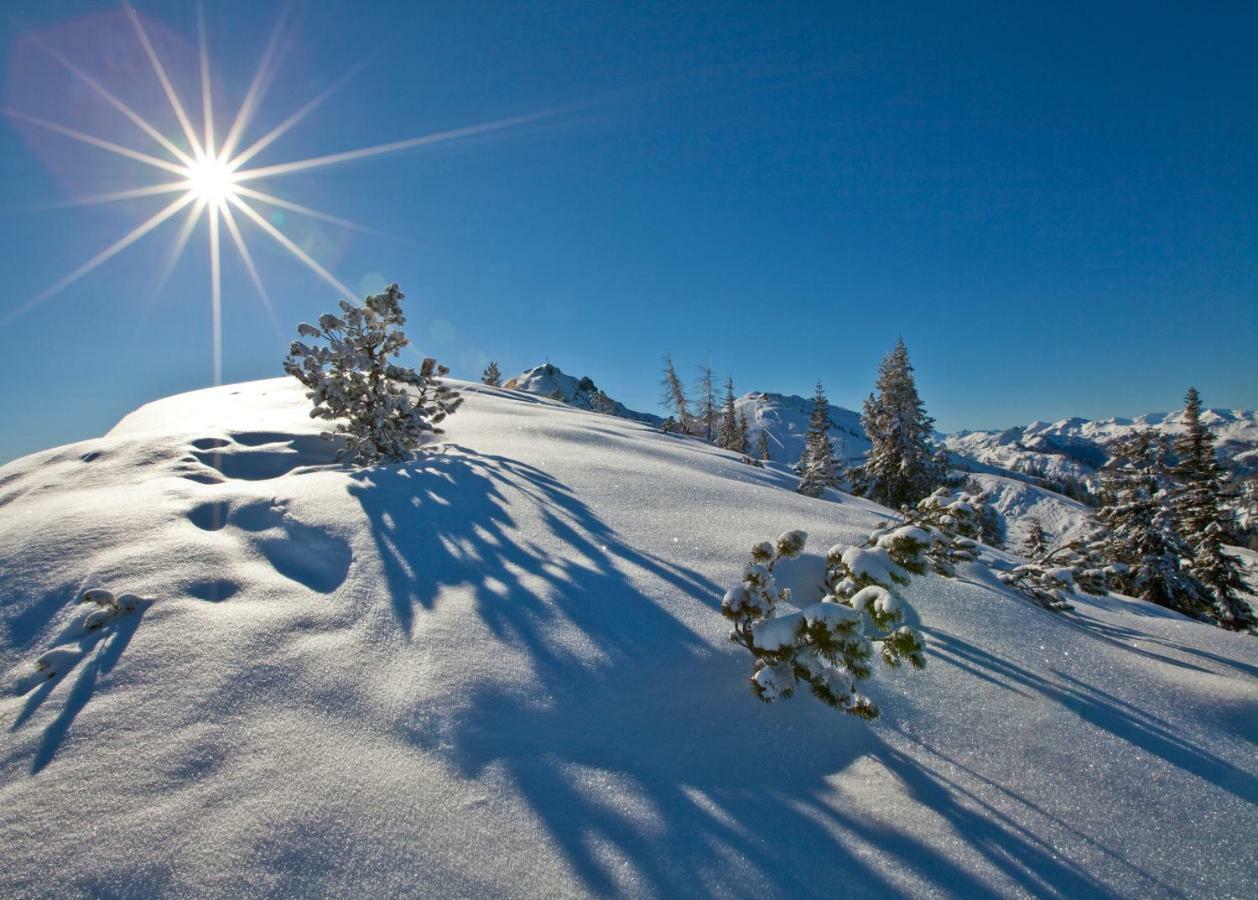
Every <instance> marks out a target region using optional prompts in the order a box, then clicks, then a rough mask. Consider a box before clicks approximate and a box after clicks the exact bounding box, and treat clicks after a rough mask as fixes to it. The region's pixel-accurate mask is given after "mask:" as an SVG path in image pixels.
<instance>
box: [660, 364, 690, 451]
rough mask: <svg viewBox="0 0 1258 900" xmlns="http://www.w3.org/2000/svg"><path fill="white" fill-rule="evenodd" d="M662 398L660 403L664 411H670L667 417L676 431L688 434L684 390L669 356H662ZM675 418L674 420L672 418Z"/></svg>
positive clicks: (687, 415)
mask: <svg viewBox="0 0 1258 900" xmlns="http://www.w3.org/2000/svg"><path fill="white" fill-rule="evenodd" d="M662 383H663V385H664V397H663V399H662V400H661V401H660V402H661V404H662V405H663V407H664V408H665V409H666V410H670V411H671V412H672V413H673V415H672V416H669V418H670V419H674V421H675V423H676V425H677V428H676V430H677V431H678V432H679V433H682V434H688V433H689V432H690V406H689V402H688V401H687V400H686V389H685V388H684V387H683V386H682V383H681V378H680V377H679V376H678V375H677V369H675V368H674V367H673V358H672V356H670V355H669V354H667V353H666V354H664V380H663V382H662ZM674 417H675V418H674Z"/></svg>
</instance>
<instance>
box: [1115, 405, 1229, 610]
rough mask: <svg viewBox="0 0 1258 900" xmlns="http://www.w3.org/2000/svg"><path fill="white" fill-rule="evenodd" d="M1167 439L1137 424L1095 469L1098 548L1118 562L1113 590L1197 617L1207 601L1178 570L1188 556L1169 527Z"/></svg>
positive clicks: (1192, 580) (1171, 525)
mask: <svg viewBox="0 0 1258 900" xmlns="http://www.w3.org/2000/svg"><path fill="white" fill-rule="evenodd" d="M1168 452H1169V447H1168V446H1167V441H1166V440H1165V439H1164V438H1160V437H1159V436H1157V435H1155V434H1154V433H1153V432H1152V431H1151V430H1148V429H1143V430H1140V431H1136V432H1133V433H1131V434H1129V435H1126V436H1124V437H1123V438H1120V439H1119V440H1118V441H1117V442H1115V444H1114V445H1113V447H1112V448H1111V453H1112V454H1113V456H1112V457H1111V459H1110V461H1109V462H1108V463H1106V465H1105V467H1104V468H1103V469H1102V470H1101V476H1102V483H1101V496H1100V508H1099V509H1098V510H1097V514H1096V515H1097V520H1098V521H1099V522H1100V523H1101V524H1102V526H1104V529H1105V537H1104V539H1103V543H1102V547H1101V551H1102V553H1103V555H1104V556H1105V558H1106V559H1108V560H1110V561H1111V562H1113V563H1118V564H1120V566H1121V568H1120V569H1119V570H1118V571H1116V573H1115V584H1116V587H1117V589H1118V590H1120V591H1121V592H1123V593H1125V594H1129V595H1131V596H1133V597H1139V598H1140V599H1143V600H1148V601H1150V602H1152V603H1156V604H1158V605H1159V606H1165V607H1167V608H1169V609H1174V610H1176V611H1178V612H1182V613H1184V614H1185V615H1189V616H1195V617H1197V618H1208V617H1210V613H1211V604H1210V602H1209V600H1208V599H1207V598H1206V596H1205V590H1204V588H1203V587H1202V585H1201V583H1200V582H1199V581H1197V579H1196V578H1194V577H1193V576H1192V575H1191V574H1189V573H1188V572H1187V571H1185V570H1184V568H1183V566H1182V564H1181V560H1183V559H1185V558H1187V557H1188V556H1189V555H1190V551H1189V549H1188V547H1187V546H1186V545H1185V544H1184V542H1183V540H1182V538H1181V537H1180V536H1179V533H1178V532H1177V531H1176V530H1175V521H1174V515H1173V514H1172V510H1171V506H1170V496H1171V490H1172V487H1173V485H1172V482H1171V479H1170V473H1169V472H1168V470H1167V466H1166V456H1167V453H1168Z"/></svg>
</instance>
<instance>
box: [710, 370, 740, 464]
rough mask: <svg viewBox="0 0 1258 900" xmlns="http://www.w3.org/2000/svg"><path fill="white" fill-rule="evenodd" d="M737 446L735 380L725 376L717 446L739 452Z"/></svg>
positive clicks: (717, 429)
mask: <svg viewBox="0 0 1258 900" xmlns="http://www.w3.org/2000/svg"><path fill="white" fill-rule="evenodd" d="M737 444H738V409H737V407H735V406H734V379H733V378H732V377H730V376H728V375H727V376H725V400H724V401H723V402H722V403H721V418H720V422H719V423H718V424H717V427H716V445H717V446H718V447H723V448H724V449H726V450H737V449H738V446H737ZM739 452H741V451H739Z"/></svg>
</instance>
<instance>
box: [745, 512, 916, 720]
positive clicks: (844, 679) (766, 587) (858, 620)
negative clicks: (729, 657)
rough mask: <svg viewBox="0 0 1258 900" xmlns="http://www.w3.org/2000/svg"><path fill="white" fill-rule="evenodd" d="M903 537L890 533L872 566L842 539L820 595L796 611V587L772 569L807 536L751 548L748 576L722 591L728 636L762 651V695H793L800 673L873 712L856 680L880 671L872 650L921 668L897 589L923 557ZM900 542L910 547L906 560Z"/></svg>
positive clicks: (758, 688) (755, 674) (868, 715)
mask: <svg viewBox="0 0 1258 900" xmlns="http://www.w3.org/2000/svg"><path fill="white" fill-rule="evenodd" d="M906 537H907V536H904V535H901V536H899V538H898V539H895V540H888V541H887V542H886V543H887V547H880V548H879V550H880V551H881V552H880V553H879V554H877V556H878V560H877V563H876V564H873V565H866V563H873V562H874V560H873V559H872V558H869V559H865V558H861V557H860V554H863V553H866V552H867V551H865V550H864V549H863V548H854V547H835V548H834V549H832V550H831V551H830V553H829V554H827V556H826V576H825V581H824V583H823V584H820V585H818V586H817V588H818V591H817V593H818V595H821V596H822V599H821V600H819V601H817V602H815V603H808V604H805V605H803V606H801V607H795V608H794V609H793V610H786V609H783V607H784V606H788V605H790V604H791V602H792V599H791V592H790V590H789V589H788V588H779V587H778V585H777V582H776V581H775V580H774V568H775V567H776V565H777V564H778V562H780V561H781V560H783V559H793V558H795V557H797V556H799V554H800V553H801V552H802V551H803V549H804V544H805V542H806V541H807V539H808V536H807V535H806V534H805V533H804V532H802V531H788V532H786V533H785V534H783V535H781V536H780V537H778V539H777V541H776V543H773V544H770V543H769V542H767V541H766V542H763V543H760V544H757V545H756V546H755V547H753V548H752V549H751V562H750V563H749V564H748V565H747V568H746V570H745V571H744V572H743V578H742V581H741V583H740V584H738V585H737V586H736V587H734V588H731V589H730V590H729V591H728V592H727V593H726V594H725V598H724V600H723V601H722V602H721V613H722V615H724V616H725V617H726V618H727V619H729V620H730V621H731V622H733V623H734V630H733V631H732V632H731V633H730V639H731V640H733V641H734V642H735V643H736V644H739V645H741V646H742V647H745V648H746V649H747V650H748V651H749V652H750V653H751V655H752V656H753V657H754V658H755V663H754V664H753V667H752V674H751V687H752V690H753V691H754V692H755V694H756V696H757V697H759V698H760V699H761V700H764V701H766V702H771V701H773V700H777V699H778V698H780V697H790V696H792V695H793V694H794V693H795V689H796V687H798V685H799V683H800V682H803V683H805V684H807V685H808V689H809V690H810V691H811V692H812V694H813V696H814V697H816V698H817V699H818V700H820V701H822V702H823V703H825V704H827V705H828V706H832V707H834V708H835V709H838V710H841V711H843V712H845V713H849V714H850V715H854V716H859V717H860V718H862V719H873V718H876V717H877V716H878V707H877V706H875V705H874V702H873V701H872V700H870V699H869V698H868V697H867V696H865V695H864V694H861V693H860V692H859V691H858V690H857V687H858V686H859V684H860V682H862V681H865V680H866V679H868V678H869V677H870V676H872V675H873V660H874V657H875V655H877V656H878V657H880V658H881V659H882V661H883V663H885V664H886V665H888V666H891V667H898V666H900V665H901V664H902V663H903V662H904V661H905V660H907V661H908V662H909V664H910V665H911V666H912V667H913V668H915V669H921V668H923V667H924V666H925V665H926V659H925V656H924V655H923V645H922V640H921V637H920V636H919V635H918V633H917V632H916V631H915V630H913V629H912V628H910V627H909V626H907V625H905V624H903V622H904V615H905V609H906V606H905V604H904V602H903V601H902V600H901V599H900V598H899V597H898V596H897V595H896V594H895V593H894V590H893V588H894V585H895V584H897V583H904V582H906V581H907V580H908V574H907V573H908V571H909V570H908V569H907V568H906V566H914V565H916V561H915V560H916V559H917V557H918V556H919V555H920V553H919V548H916V547H910V545H911V543H912V542H911V541H909V540H906V539H905V538H906ZM892 548H894V549H892ZM852 551H857V555H856V556H850V555H849V554H851V552H852ZM901 551H909V556H908V557H905V558H904V559H899V556H900V554H901ZM849 560H850V563H851V564H852V565H855V566H856V569H857V571H855V572H854V571H853V569H852V568H851V567H850V566H849Z"/></svg>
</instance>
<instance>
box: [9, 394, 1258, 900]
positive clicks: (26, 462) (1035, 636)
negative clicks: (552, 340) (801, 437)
mask: <svg viewBox="0 0 1258 900" xmlns="http://www.w3.org/2000/svg"><path fill="white" fill-rule="evenodd" d="M466 390H467V392H468V399H467V403H466V404H465V406H464V408H463V410H462V411H460V412H459V413H458V415H456V416H454V417H452V418H451V419H450V420H449V421H448V434H447V435H445V438H444V441H445V443H444V452H439V453H433V454H430V455H426V456H424V457H423V458H420V459H418V460H416V461H415V462H414V463H411V464H407V465H393V466H381V467H378V468H374V469H369V470H364V471H351V470H347V469H344V468H341V467H339V466H336V465H334V464H333V462H332V453H331V448H330V447H329V446H328V445H327V444H325V443H324V442H323V441H321V440H320V439H319V438H318V437H317V436H316V434H317V431H318V426H317V424H316V423H315V422H313V421H312V420H310V419H309V418H308V417H307V405H306V401H305V400H304V398H303V397H302V394H301V390H300V388H299V386H298V385H296V383H295V382H290V381H288V380H274V381H263V382H255V383H250V384H243V385H234V386H228V387H223V388H216V389H212V390H207V391H200V392H196V393H191V394H185V395H182V396H177V397H172V398H169V399H167V400H163V401H159V402H157V403H153V404H150V405H149V406H146V407H144V408H142V409H141V410H138V411H137V412H136V413H134V414H132V415H130V416H128V417H127V418H126V419H124V420H123V421H122V422H121V423H120V424H119V425H118V426H117V427H116V428H115V429H114V430H113V431H112V432H110V434H108V435H107V436H105V437H103V438H100V439H97V440H91V441H85V442H82V443H79V444H75V445H71V446H66V447H59V448H56V449H53V450H49V451H46V452H43V453H37V454H34V455H32V456H29V457H26V458H24V459H21V460H18V461H16V462H13V463H10V464H9V465H7V466H4V467H3V468H0V671H2V672H3V679H4V680H3V685H4V688H5V690H6V692H7V693H6V695H5V696H4V697H3V698H2V699H0V722H2V723H3V729H4V730H3V737H4V739H3V741H0V846H2V847H3V848H4V852H3V853H2V854H0V895H3V896H5V897H22V896H58V897H71V896H87V895H91V896H100V895H106V896H152V895H154V894H158V893H164V894H176V895H180V896H238V895H240V894H244V893H248V894H281V893H282V894H291V893H300V894H315V893H318V894H324V895H339V896H362V895H394V894H424V895H433V896H468V895H485V894H489V895H497V896H533V897H556V896H573V895H582V896H583V895H590V894H595V895H603V894H627V895H633V896H711V897H753V896H754V897H765V896H768V897H801V896H835V895H845V896H862V895H884V894H886V893H888V892H898V893H905V894H911V895H953V896H955V895H961V894H965V895H987V894H990V893H993V892H995V893H1000V894H1004V895H1040V896H1042V895H1057V896H1067V897H1083V896H1096V895H1109V894H1113V893H1120V894H1124V895H1127V896H1140V897H1156V896H1180V895H1184V894H1188V895H1193V896H1202V897H1218V896H1244V895H1250V896H1252V894H1253V892H1254V889H1255V881H1254V873H1253V860H1252V852H1253V840H1254V834H1255V829H1258V813H1256V810H1258V805H1256V803H1258V787H1256V786H1258V755H1256V754H1255V753H1254V744H1253V740H1254V735H1255V734H1256V733H1258V643H1255V640H1254V638H1252V637H1247V636H1241V635H1235V634H1230V633H1227V632H1223V631H1221V630H1218V629H1214V628H1211V627H1209V626H1206V625H1202V624H1198V623H1195V622H1191V621H1189V620H1187V619H1184V618H1182V617H1180V616H1178V615H1175V614H1173V613H1169V612H1165V611H1163V610H1160V609H1158V608H1156V607H1153V606H1151V605H1149V604H1146V603H1140V602H1136V601H1130V600H1126V599H1124V598H1120V597H1109V598H1101V599H1097V600H1088V599H1083V600H1080V601H1079V602H1078V611H1077V612H1076V613H1073V614H1067V615H1062V614H1054V613H1050V612H1047V611H1045V610H1043V609H1041V608H1039V607H1038V606H1036V605H1034V604H1032V603H1030V602H1027V601H1024V600H1022V599H1021V598H1020V597H1019V596H1017V595H1014V594H1011V593H1009V592H1008V591H1007V590H1006V589H1005V588H1004V587H1002V586H1001V585H1000V584H999V582H998V581H997V580H996V578H995V576H994V574H993V573H992V571H991V570H990V569H989V568H987V567H985V566H981V565H969V566H968V567H963V571H962V577H961V578H960V579H957V580H946V579H942V578H938V577H933V576H932V577H923V578H918V579H915V580H914V582H913V584H912V586H911V587H910V588H908V589H907V590H906V591H905V599H907V600H908V601H909V602H910V603H912V605H913V609H914V621H915V623H916V624H920V626H921V628H922V630H923V632H924V635H925V638H926V642H927V648H928V668H927V670H926V671H925V672H923V673H914V672H896V673H892V674H890V675H883V674H881V673H880V674H879V676H878V677H877V678H875V679H874V680H873V681H872V682H870V683H869V685H868V691H869V693H870V694H871V695H872V696H873V698H874V699H875V700H876V702H877V703H878V704H879V706H880V707H881V708H882V710H883V716H882V718H881V719H880V720H878V721H877V722H875V723H872V724H866V723H864V722H861V721H858V720H856V719H854V718H850V717H844V716H842V715H839V714H837V713H835V712H834V711H832V710H829V709H827V708H825V707H823V706H822V705H821V704H819V703H817V702H815V701H814V700H812V698H810V697H807V696H801V697H796V698H795V699H793V700H788V701H782V702H779V703H776V704H773V705H765V704H761V703H759V702H758V701H757V700H756V699H755V698H754V697H753V696H752V693H751V691H750V689H749V687H748V685H747V680H746V679H747V676H748V674H749V673H750V659H749V658H748V657H747V656H746V654H745V653H744V652H743V651H742V650H740V649H739V648H738V647H736V646H734V645H733V644H731V643H729V641H728V640H727V639H726V634H727V630H728V629H727V623H726V622H725V621H724V620H723V619H722V618H721V616H720V615H719V612H718V606H719V602H720V598H721V596H722V594H723V593H724V591H725V589H726V588H727V587H729V586H730V585H732V584H734V583H736V582H737V580H738V577H739V574H740V572H741V569H742V566H743V565H744V563H745V561H746V560H747V558H748V552H749V550H750V547H751V546H752V544H753V543H756V542H758V541H762V540H771V539H773V538H774V537H776V535H778V534H779V533H781V532H783V531H786V530H788V529H793V528H800V529H803V530H805V531H807V532H808V533H809V540H808V547H807V552H808V553H810V554H812V557H810V558H812V559H813V560H814V561H815V560H816V556H817V555H818V554H821V553H824V552H825V550H826V549H828V548H829V547H830V546H832V545H833V544H836V543H840V542H843V543H851V542H855V541H859V540H863V538H864V537H865V536H866V535H867V533H868V532H869V530H870V529H872V528H873V527H875V526H876V525H877V524H878V523H879V522H880V521H882V520H883V518H884V517H885V516H886V511H885V510H882V509H881V508H879V507H876V506H874V505H872V504H869V503H866V502H865V501H861V500H858V499H854V498H850V497H847V496H846V495H842V494H832V495H830V496H832V497H833V498H837V499H831V500H813V499H809V498H806V497H801V496H799V495H797V494H795V493H793V488H794V479H792V478H790V477H788V476H786V475H784V474H782V473H780V472H777V471H774V470H773V469H766V470H761V469H756V468H753V467H751V466H747V465H743V464H741V463H739V462H738V461H737V460H736V459H735V458H734V457H733V456H732V455H731V454H727V453H723V452H721V451H718V450H716V449H714V448H712V447H710V446H706V445H703V444H701V443H699V442H696V441H694V440H690V439H687V438H682V437H676V436H670V435H663V434H660V433H658V432H657V431H656V430H655V429H653V428H650V427H648V426H644V425H641V424H637V423H634V422H630V421H626V420H623V419H616V418H612V417H608V416H601V415H596V414H592V413H588V412H583V411H581V410H576V409H573V408H571V407H566V406H564V405H562V404H558V403H555V402H552V401H549V400H546V399H543V398H539V397H534V396H530V395H528V394H524V393H521V392H512V391H506V390H495V389H491V388H484V387H482V386H477V385H468V386H466ZM987 555H989V556H993V554H990V553H989V554H987ZM994 558H996V559H999V560H1004V561H1005V563H1006V564H1007V562H1008V560H1007V558H1006V557H1003V556H1002V555H1001V554H994ZM806 562H807V560H805V563H806ZM89 588H105V589H108V590H111V591H113V592H114V593H115V594H117V595H119V597H120V598H121V597H122V596H123V595H134V596H133V597H132V598H130V599H128V600H127V603H130V604H132V605H133V606H134V609H132V610H131V611H130V612H127V613H125V614H120V615H118V616H116V617H114V618H112V619H110V620H109V621H108V622H107V623H106V625H105V626H104V627H102V628H101V629H99V630H97V631H92V632H87V633H84V632H82V631H81V630H80V625H79V623H81V621H82V620H83V618H84V616H85V615H86V614H87V613H88V612H89V611H90V610H88V609H87V608H86V607H85V606H80V605H77V604H76V603H75V600H76V599H77V598H78V597H79V596H80V595H81V594H82V592H83V591H85V590H87V589H89ZM809 599H810V598H807V597H797V598H796V600H798V601H799V603H800V605H801V606H803V605H806V601H808V600H809ZM49 651H57V652H56V653H53V654H52V655H51V656H49V657H46V658H47V659H49V660H50V661H51V662H50V665H51V666H52V667H53V668H52V670H53V671H55V672H56V673H57V677H55V678H53V679H51V680H48V679H47V678H46V677H43V676H42V675H41V677H40V678H32V673H33V672H34V671H35V670H34V664H35V662H36V660H38V659H40V658H41V657H44V656H45V654H48V653H49Z"/></svg>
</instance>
